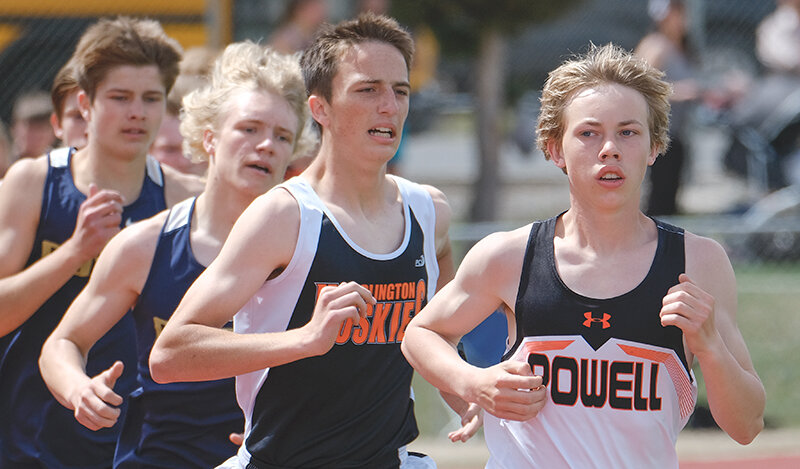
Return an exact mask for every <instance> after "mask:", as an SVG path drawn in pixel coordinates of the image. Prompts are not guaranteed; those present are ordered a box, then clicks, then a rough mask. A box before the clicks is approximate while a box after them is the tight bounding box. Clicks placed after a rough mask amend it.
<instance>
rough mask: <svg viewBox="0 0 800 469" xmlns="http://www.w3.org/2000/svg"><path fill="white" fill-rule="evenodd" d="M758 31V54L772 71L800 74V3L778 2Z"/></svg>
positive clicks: (790, 0)
mask: <svg viewBox="0 0 800 469" xmlns="http://www.w3.org/2000/svg"><path fill="white" fill-rule="evenodd" d="M777 5H778V6H777V8H776V9H775V11H774V12H772V13H771V14H770V15H768V16H767V17H765V18H764V19H763V20H762V21H761V24H759V26H758V28H757V29H756V55H757V56H758V60H759V61H761V63H762V64H764V66H765V67H766V68H767V69H768V70H770V71H771V72H791V73H796V74H797V73H800V0H778V2H777Z"/></svg>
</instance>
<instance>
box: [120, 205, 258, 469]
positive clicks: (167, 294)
mask: <svg viewBox="0 0 800 469" xmlns="http://www.w3.org/2000/svg"><path fill="white" fill-rule="evenodd" d="M194 204H195V198H194V197H192V198H190V199H187V200H184V201H183V202H180V203H179V204H176V205H175V206H174V207H173V208H172V210H170V213H169V215H168V216H167V220H166V222H165V223H164V227H163V228H162V231H161V235H160V236H159V239H158V243H157V245H156V251H155V256H154V258H153V263H152V265H151V267H150V272H149V274H148V276H147V280H146V281H145V284H144V287H143V288H142V293H141V294H140V295H139V299H138V300H137V303H136V306H135V307H134V308H133V311H132V314H133V318H134V320H135V322H136V331H137V342H138V355H139V360H138V374H137V377H136V378H137V382H138V385H139V388H138V389H137V390H136V391H134V392H133V393H132V394H131V396H130V399H129V403H128V410H127V413H126V417H125V422H124V423H123V426H122V433H121V434H120V437H119V443H118V445H117V453H116V455H115V457H114V467H115V468H141V467H163V468H176V467H180V468H187V469H188V468H192V467H194V468H198V469H201V468H209V467H215V466H217V465H218V464H220V463H222V462H223V461H225V460H226V459H228V458H230V457H231V456H233V455H234V454H236V449H237V447H236V446H234V445H233V444H232V443H231V442H230V441H229V440H228V435H229V434H231V433H233V432H239V433H241V432H242V430H243V429H244V417H243V415H242V411H241V410H240V409H239V405H238V404H237V403H236V391H235V388H234V379H233V378H229V379H224V380H217V381H201V382H191V383H170V384H158V383H156V382H155V381H153V379H152V377H151V376H150V367H149V366H148V363H149V356H150V350H151V349H152V348H153V343H154V342H155V340H156V337H158V334H159V333H160V332H161V330H162V329H163V328H164V326H165V325H166V323H167V320H169V318H170V317H171V316H172V313H173V312H174V311H175V309H176V308H177V307H178V304H179V303H180V301H181V299H182V298H183V295H184V294H185V293H186V290H188V289H189V287H190V286H191V284H192V283H193V282H194V281H195V279H197V277H198V276H199V275H200V274H201V273H202V272H203V270H205V267H204V266H203V265H201V264H200V263H199V262H197V260H196V259H195V257H194V254H193V253H192V248H191V243H190V238H189V235H190V232H191V220H192V213H193V212H194Z"/></svg>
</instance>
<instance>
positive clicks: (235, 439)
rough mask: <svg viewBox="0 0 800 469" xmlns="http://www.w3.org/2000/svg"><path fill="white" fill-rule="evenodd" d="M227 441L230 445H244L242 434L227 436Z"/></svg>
mask: <svg viewBox="0 0 800 469" xmlns="http://www.w3.org/2000/svg"><path fill="white" fill-rule="evenodd" d="M228 439H229V440H231V443H233V444H234V445H236V446H242V444H243V443H244V433H231V434H230V435H228Z"/></svg>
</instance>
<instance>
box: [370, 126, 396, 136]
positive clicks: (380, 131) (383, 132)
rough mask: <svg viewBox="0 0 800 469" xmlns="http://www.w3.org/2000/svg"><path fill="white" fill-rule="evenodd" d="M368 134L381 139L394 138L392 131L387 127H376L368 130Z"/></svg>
mask: <svg viewBox="0 0 800 469" xmlns="http://www.w3.org/2000/svg"><path fill="white" fill-rule="evenodd" d="M369 134H370V135H374V136H376V137H383V138H392V137H394V132H393V131H392V129H389V128H387V127H376V128H374V129H369Z"/></svg>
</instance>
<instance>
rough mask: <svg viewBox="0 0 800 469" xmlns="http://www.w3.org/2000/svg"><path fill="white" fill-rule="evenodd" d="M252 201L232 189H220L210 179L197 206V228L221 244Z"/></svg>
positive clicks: (198, 199)
mask: <svg viewBox="0 0 800 469" xmlns="http://www.w3.org/2000/svg"><path fill="white" fill-rule="evenodd" d="M252 201H253V197H252V196H250V195H248V194H243V193H241V192H239V191H237V190H235V189H233V188H230V187H224V188H223V187H219V186H218V185H217V184H215V183H214V182H213V181H212V180H211V179H209V181H208V182H207V183H206V188H205V190H204V191H203V193H202V194H200V195H199V196H198V197H197V203H196V204H195V214H196V217H197V218H196V220H197V221H196V223H197V227H198V228H201V229H202V231H203V232H205V233H206V234H208V235H209V236H211V237H212V238H214V239H216V240H217V241H219V242H220V244H221V243H223V242H224V241H225V239H226V238H227V237H228V234H229V233H230V232H231V228H233V224H234V223H235V222H236V219H237V218H239V215H241V214H242V212H244V209H245V208H247V206H248V205H249V204H250V203H251V202H252Z"/></svg>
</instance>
